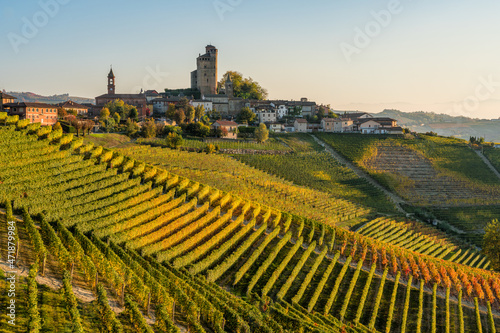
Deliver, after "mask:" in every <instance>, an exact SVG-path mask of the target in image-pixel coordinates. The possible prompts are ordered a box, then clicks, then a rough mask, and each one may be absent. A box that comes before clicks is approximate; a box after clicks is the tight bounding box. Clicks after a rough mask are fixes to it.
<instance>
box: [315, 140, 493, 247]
mask: <svg viewBox="0 0 500 333" xmlns="http://www.w3.org/2000/svg"><path fill="white" fill-rule="evenodd" d="M318 137H320V138H321V139H322V140H324V141H325V142H327V143H328V144H329V145H331V146H332V147H333V148H334V149H335V150H337V151H338V152H339V153H341V154H342V155H344V156H345V157H347V158H348V159H350V160H352V161H353V162H354V163H355V164H357V165H358V166H360V167H361V168H363V169H364V170H366V171H367V172H368V173H369V174H370V175H371V176H372V177H373V178H375V179H376V180H378V181H379V182H380V183H381V184H382V185H384V186H385V187H387V188H388V189H390V190H392V191H394V192H396V193H398V194H399V195H400V196H402V197H403V198H404V199H405V200H406V201H407V202H408V203H409V204H411V205H413V206H416V207H420V208H424V209H427V210H429V211H431V212H432V213H433V214H434V215H435V216H436V217H437V218H438V219H440V220H443V221H446V222H447V223H448V224H449V225H451V226H452V227H454V228H455V229H456V230H458V231H457V232H455V233H456V234H457V235H458V236H459V237H461V238H462V239H465V240H467V241H470V242H472V243H473V244H475V245H477V246H482V234H483V231H482V230H483V228H484V227H485V226H486V224H487V223H489V222H490V221H491V220H492V218H497V217H498V214H497V210H498V208H497V207H498V205H499V204H500V201H499V199H498V198H499V197H500V180H499V179H498V177H496V175H495V174H494V173H493V172H492V171H491V170H490V169H489V168H488V167H487V165H486V164H484V162H483V161H482V160H481V159H480V158H479V157H478V156H477V154H476V153H475V152H474V151H472V150H471V149H470V148H469V147H468V146H467V144H466V142H465V141H463V140H459V139H453V138H442V137H434V136H426V135H419V137H418V138H415V139H405V138H394V137H389V136H377V135H361V136H359V135H358V136H356V135H348V134H347V135H336V134H326V133H318ZM490 156H491V158H492V159H493V160H494V156H495V153H494V152H493V153H491V154H490ZM476 212H477V213H476Z"/></svg>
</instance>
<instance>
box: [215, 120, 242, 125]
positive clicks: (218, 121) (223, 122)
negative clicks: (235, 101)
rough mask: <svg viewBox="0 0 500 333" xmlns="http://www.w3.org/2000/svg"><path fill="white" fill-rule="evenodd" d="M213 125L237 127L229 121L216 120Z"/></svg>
mask: <svg viewBox="0 0 500 333" xmlns="http://www.w3.org/2000/svg"><path fill="white" fill-rule="evenodd" d="M215 123H216V124H219V125H221V126H238V124H237V123H235V122H234V121H230V120H217V121H216V122H215Z"/></svg>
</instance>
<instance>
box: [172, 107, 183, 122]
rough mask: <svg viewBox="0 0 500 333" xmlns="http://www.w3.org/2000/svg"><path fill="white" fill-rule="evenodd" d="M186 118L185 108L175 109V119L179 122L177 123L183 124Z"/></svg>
mask: <svg viewBox="0 0 500 333" xmlns="http://www.w3.org/2000/svg"><path fill="white" fill-rule="evenodd" d="M184 119H186V114H185V113H184V110H183V109H179V110H177V111H175V115H174V120H175V121H176V122H177V124H182V123H183V122H184Z"/></svg>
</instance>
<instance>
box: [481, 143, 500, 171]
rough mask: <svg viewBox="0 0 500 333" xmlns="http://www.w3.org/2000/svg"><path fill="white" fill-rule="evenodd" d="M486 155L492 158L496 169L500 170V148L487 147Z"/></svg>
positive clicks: (489, 158)
mask: <svg viewBox="0 0 500 333" xmlns="http://www.w3.org/2000/svg"><path fill="white" fill-rule="evenodd" d="M484 155H485V156H486V157H487V158H488V160H490V162H491V164H493V166H494V167H495V169H497V170H500V149H498V148H485V149H484Z"/></svg>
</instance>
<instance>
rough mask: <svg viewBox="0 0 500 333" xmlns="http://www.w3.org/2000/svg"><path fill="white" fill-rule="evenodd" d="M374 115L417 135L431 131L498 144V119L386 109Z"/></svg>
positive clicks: (499, 133)
mask: <svg viewBox="0 0 500 333" xmlns="http://www.w3.org/2000/svg"><path fill="white" fill-rule="evenodd" d="M374 115H375V116H377V117H390V118H394V119H396V120H397V121H398V124H399V125H401V126H402V127H407V128H410V129H411V130H413V131H415V132H418V133H425V132H431V131H432V132H436V133H437V134H439V135H443V136H454V137H457V138H461V139H469V137H471V136H475V137H485V139H486V140H487V141H494V142H500V119H499V120H489V119H473V118H467V117H463V116H459V117H453V116H450V115H447V114H437V113H434V112H423V111H418V112H402V111H399V110H387V109H386V110H384V111H382V112H380V113H376V114H374Z"/></svg>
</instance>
